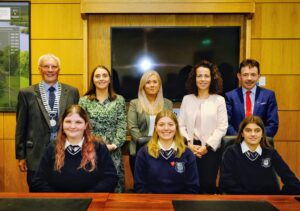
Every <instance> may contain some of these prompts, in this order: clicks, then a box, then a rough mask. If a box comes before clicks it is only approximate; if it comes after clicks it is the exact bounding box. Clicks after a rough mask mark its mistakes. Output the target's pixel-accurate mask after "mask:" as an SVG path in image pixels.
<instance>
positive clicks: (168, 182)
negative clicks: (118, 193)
mask: <svg viewBox="0 0 300 211" xmlns="http://www.w3.org/2000/svg"><path fill="white" fill-rule="evenodd" d="M134 190H135V192H137V193H198V192H199V179H198V171H197V164H196V157H195V155H194V154H193V153H192V151H191V150H190V149H188V148H186V146H185V144H184V139H183V137H182V136H181V135H180V132H179V127H178V121H177V119H176V115H175V114H174V113H173V112H172V111H169V110H162V111H161V112H159V113H158V114H157V116H156V118H155V129H154V133H153V136H152V137H151V139H150V141H149V142H148V144H147V145H146V146H144V147H143V148H141V149H140V150H139V152H138V153H137V157H136V163H135V173H134Z"/></svg>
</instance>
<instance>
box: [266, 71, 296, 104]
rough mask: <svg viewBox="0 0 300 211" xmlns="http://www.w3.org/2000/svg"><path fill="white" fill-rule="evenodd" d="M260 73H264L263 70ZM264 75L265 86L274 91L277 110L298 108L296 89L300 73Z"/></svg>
mask: <svg viewBox="0 0 300 211" xmlns="http://www.w3.org/2000/svg"><path fill="white" fill-rule="evenodd" d="M274 68H275V67H274ZM279 68H280V67H279ZM262 74H263V75H264V70H262ZM265 76H266V88H268V89H271V90H273V91H275V94H276V98H277V103H278V109H279V110H300V100H299V99H300V92H299V91H297V90H299V80H300V74H299V75H265Z"/></svg>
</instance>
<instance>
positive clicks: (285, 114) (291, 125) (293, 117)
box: [275, 110, 300, 142]
mask: <svg viewBox="0 0 300 211" xmlns="http://www.w3.org/2000/svg"><path fill="white" fill-rule="evenodd" d="M299 122H300V110H298V111H279V130H278V132H277V134H276V136H275V140H284V141H290V142H297V141H300V133H299Z"/></svg>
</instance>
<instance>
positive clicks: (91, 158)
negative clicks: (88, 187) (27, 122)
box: [54, 105, 101, 172]
mask: <svg viewBox="0 0 300 211" xmlns="http://www.w3.org/2000/svg"><path fill="white" fill-rule="evenodd" d="M73 113H76V114H78V115H79V116H80V117H81V118H82V119H83V120H84V121H85V123H86V124H87V127H86V129H85V131H84V133H83V136H84V138H85V139H84V142H83V145H82V151H81V154H82V159H81V163H80V165H79V167H78V169H80V168H82V169H84V170H85V171H88V172H91V171H94V170H95V168H96V161H97V156H96V152H95V148H94V141H96V138H95V137H94V136H93V135H92V130H91V125H90V123H89V118H88V115H87V113H86V111H85V110H84V109H83V108H82V107H81V106H79V105H71V106H70V107H68V108H67V109H66V111H65V112H64V113H63V115H62V118H61V121H60V126H59V130H58V134H57V137H56V146H55V164H54V170H55V171H59V172H60V170H61V168H62V167H63V166H64V160H65V143H66V139H67V136H66V134H65V132H64V130H63V123H64V119H65V118H66V117H67V116H68V115H69V114H73ZM99 141H101V140H99ZM87 166H88V168H89V169H87Z"/></svg>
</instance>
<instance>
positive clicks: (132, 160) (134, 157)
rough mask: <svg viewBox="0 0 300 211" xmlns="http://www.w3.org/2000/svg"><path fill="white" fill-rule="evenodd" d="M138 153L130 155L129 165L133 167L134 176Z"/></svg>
mask: <svg viewBox="0 0 300 211" xmlns="http://www.w3.org/2000/svg"><path fill="white" fill-rule="evenodd" d="M135 159H136V155H134V156H132V155H129V165H130V169H131V173H132V176H134V166H135Z"/></svg>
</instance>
